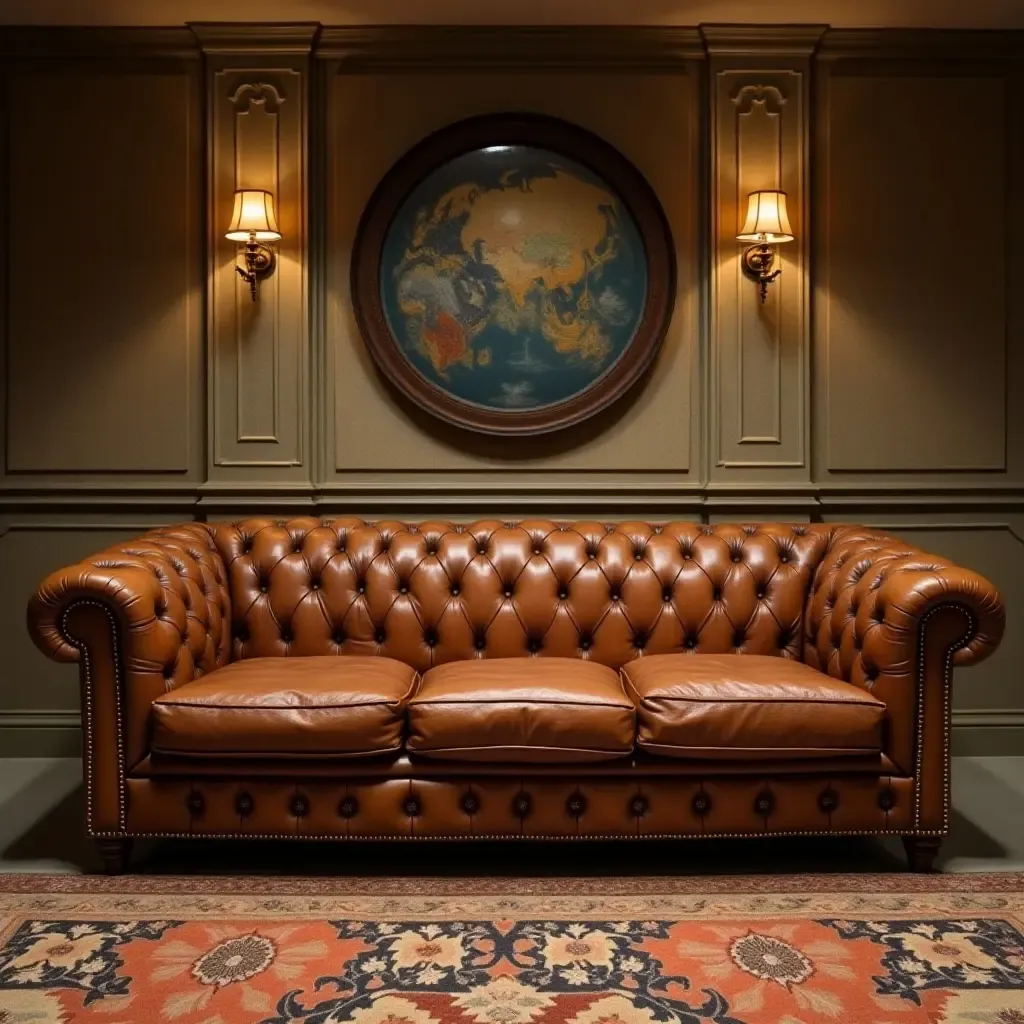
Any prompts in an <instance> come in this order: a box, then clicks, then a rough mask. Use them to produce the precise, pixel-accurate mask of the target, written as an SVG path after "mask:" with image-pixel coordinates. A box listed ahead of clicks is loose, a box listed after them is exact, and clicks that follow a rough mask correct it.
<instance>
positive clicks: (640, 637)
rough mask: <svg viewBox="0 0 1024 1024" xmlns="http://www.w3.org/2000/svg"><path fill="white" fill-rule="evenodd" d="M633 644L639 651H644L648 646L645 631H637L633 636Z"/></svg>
mask: <svg viewBox="0 0 1024 1024" xmlns="http://www.w3.org/2000/svg"><path fill="white" fill-rule="evenodd" d="M633 646H634V647H635V648H636V649H637V650H638V651H642V650H643V649H644V648H645V647H646V646H647V637H646V636H645V635H644V634H643V633H637V634H636V636H634V637H633Z"/></svg>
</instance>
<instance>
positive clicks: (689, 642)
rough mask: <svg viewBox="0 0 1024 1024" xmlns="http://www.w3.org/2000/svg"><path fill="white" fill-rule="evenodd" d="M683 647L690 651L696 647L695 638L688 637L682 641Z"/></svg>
mask: <svg viewBox="0 0 1024 1024" xmlns="http://www.w3.org/2000/svg"><path fill="white" fill-rule="evenodd" d="M683 646H684V647H687V648H689V649H690V650H691V651H692V650H693V648H694V647H696V646H697V639H696V637H692V636H688V637H687V638H686V639H685V640H684V641H683Z"/></svg>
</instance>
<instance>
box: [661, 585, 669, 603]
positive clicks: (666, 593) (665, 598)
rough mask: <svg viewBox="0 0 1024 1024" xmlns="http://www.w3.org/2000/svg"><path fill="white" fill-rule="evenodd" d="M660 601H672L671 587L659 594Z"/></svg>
mask: <svg viewBox="0 0 1024 1024" xmlns="http://www.w3.org/2000/svg"><path fill="white" fill-rule="evenodd" d="M661 599H662V601H671V600H672V588H671V587H665V589H664V590H663V591H662V592H661Z"/></svg>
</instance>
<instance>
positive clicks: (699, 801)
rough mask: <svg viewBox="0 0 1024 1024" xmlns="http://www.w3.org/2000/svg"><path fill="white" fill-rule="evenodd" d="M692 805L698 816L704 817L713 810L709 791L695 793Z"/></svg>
mask: <svg viewBox="0 0 1024 1024" xmlns="http://www.w3.org/2000/svg"><path fill="white" fill-rule="evenodd" d="M690 807H692V808H693V813H694V814H696V815H697V817H698V818H703V817H704V815H705V814H707V813H708V812H709V811H710V810H711V797H709V796H708V795H707V793H695V794H694V797H693V800H691V801H690Z"/></svg>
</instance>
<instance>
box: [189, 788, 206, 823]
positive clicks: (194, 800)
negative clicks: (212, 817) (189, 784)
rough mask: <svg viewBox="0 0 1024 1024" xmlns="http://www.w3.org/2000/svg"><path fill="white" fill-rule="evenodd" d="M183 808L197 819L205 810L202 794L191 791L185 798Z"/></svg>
mask: <svg viewBox="0 0 1024 1024" xmlns="http://www.w3.org/2000/svg"><path fill="white" fill-rule="evenodd" d="M185 806H186V807H187V808H188V812H189V814H191V815H193V816H194V817H196V818H198V817H199V816H200V815H201V814H202V813H203V811H205V810H206V801H205V800H204V799H203V794H202V793H197V792H196V791H195V790H192V792H190V793H189V795H188V796H187V797H186V798H185Z"/></svg>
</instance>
